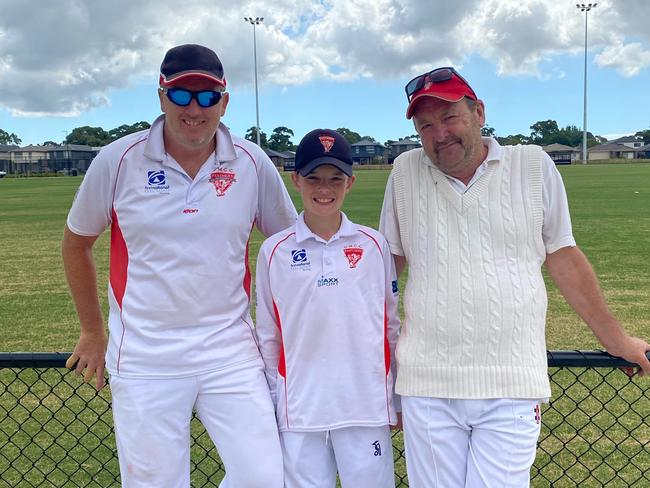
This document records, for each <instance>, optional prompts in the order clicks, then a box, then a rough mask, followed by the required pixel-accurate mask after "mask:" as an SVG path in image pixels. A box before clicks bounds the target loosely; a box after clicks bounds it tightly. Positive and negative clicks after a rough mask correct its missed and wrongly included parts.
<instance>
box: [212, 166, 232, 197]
mask: <svg viewBox="0 0 650 488" xmlns="http://www.w3.org/2000/svg"><path fill="white" fill-rule="evenodd" d="M236 181H237V178H235V172H234V171H233V170H231V169H228V168H218V169H217V170H216V171H213V172H212V173H210V183H212V184H213V185H214V189H215V190H216V192H217V196H218V197H222V196H224V195H225V194H226V192H227V191H228V189H229V188H230V187H231V186H232V184H233V183H235V182H236Z"/></svg>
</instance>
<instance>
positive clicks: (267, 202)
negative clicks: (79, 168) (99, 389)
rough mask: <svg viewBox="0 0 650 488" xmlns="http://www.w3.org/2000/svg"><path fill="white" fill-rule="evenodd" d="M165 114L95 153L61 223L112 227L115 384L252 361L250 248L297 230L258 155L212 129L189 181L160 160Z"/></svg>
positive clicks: (96, 230)
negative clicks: (204, 156) (260, 238)
mask: <svg viewBox="0 0 650 488" xmlns="http://www.w3.org/2000/svg"><path fill="white" fill-rule="evenodd" d="M163 124H164V116H161V117H159V118H158V119H156V121H155V122H154V123H153V125H152V127H151V129H149V130H147V131H143V132H139V133H136V134H131V135H128V136H126V137H124V138H122V139H119V140H118V141H116V142H114V143H112V144H109V145H108V146H106V147H105V148H103V149H102V150H101V152H100V153H99V154H98V155H97V157H96V158H95V160H94V161H93V163H92V164H91V165H90V168H89V169H88V173H87V174H86V176H85V178H84V180H83V182H82V184H81V186H80V188H79V191H78V193H77V196H76V197H75V201H74V203H73V205H72V209H71V210H70V214H69V215H68V227H69V229H70V230H71V231H72V232H74V233H75V234H78V235H82V236H96V235H99V234H101V233H102V232H103V231H104V230H105V229H106V227H108V226H109V225H110V226H111V263H110V282H109V287H108V295H109V304H110V311H109V319H108V326H109V332H110V335H109V344H108V352H107V357H106V366H107V369H108V371H109V372H110V373H111V374H112V375H119V376H123V377H133V378H163V377H182V376H190V375H196V374H200V373H203V372H206V371H212V370H216V369H221V368H225V367H228V366H230V365H233V364H235V363H238V362H242V361H247V360H250V359H254V358H256V357H259V351H258V348H257V345H256V343H255V340H254V333H253V330H252V321H251V319H250V315H249V297H250V284H251V275H250V271H249V267H248V241H249V236H250V233H251V230H252V228H253V225H254V224H256V225H257V226H258V228H259V229H260V230H261V232H262V233H263V234H265V235H270V234H273V233H275V232H278V231H279V230H281V229H285V228H286V227H287V226H288V225H291V224H292V223H294V222H295V218H296V212H295V209H294V206H293V204H292V202H291V200H290V198H289V195H288V193H287V191H286V188H285V186H284V184H283V182H282V179H281V178H280V175H279V174H278V171H277V170H276V169H275V167H274V166H273V164H272V163H271V161H270V160H269V159H268V157H267V156H266V155H265V154H264V152H263V151H262V150H261V149H260V148H259V147H258V146H256V145H255V144H252V143H250V142H249V141H246V140H243V139H240V138H238V137H235V136H231V134H230V133H229V131H228V129H227V128H226V127H225V126H224V125H223V124H221V125H220V126H219V128H218V131H217V135H216V138H217V150H216V153H213V154H212V155H210V157H209V158H208V160H207V161H206V162H205V163H204V164H203V166H202V167H201V169H200V170H199V173H198V174H197V175H196V177H195V178H194V179H192V178H190V177H189V176H188V175H187V173H185V171H184V170H183V169H182V168H181V167H180V165H179V164H178V163H177V162H176V161H175V160H174V159H173V158H172V157H171V156H170V155H168V154H167V153H166V152H165V148H164V143H163Z"/></svg>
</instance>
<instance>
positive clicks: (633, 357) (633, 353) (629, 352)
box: [606, 335, 650, 376]
mask: <svg viewBox="0 0 650 488" xmlns="http://www.w3.org/2000/svg"><path fill="white" fill-rule="evenodd" d="M606 347H607V346H606ZM607 352H608V353H610V354H611V355H612V356H617V357H619V358H623V359H625V360H626V361H628V362H630V363H635V364H638V365H639V367H638V368H634V367H628V368H621V369H622V370H623V372H624V373H625V374H627V375H628V376H634V375H635V374H638V375H639V376H646V375H650V361H648V357H647V356H646V354H647V353H648V352H650V344H648V343H647V342H646V341H644V340H643V339H639V338H638V337H632V336H628V335H626V336H625V337H624V338H623V340H622V341H620V342H619V343H617V344H613V345H611V346H609V347H607Z"/></svg>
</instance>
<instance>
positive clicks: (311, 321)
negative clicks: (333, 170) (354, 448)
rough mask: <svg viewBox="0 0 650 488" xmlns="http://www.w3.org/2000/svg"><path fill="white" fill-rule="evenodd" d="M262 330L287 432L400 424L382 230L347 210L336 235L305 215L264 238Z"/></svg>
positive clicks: (393, 292)
mask: <svg viewBox="0 0 650 488" xmlns="http://www.w3.org/2000/svg"><path fill="white" fill-rule="evenodd" d="M256 290H257V316H256V322H257V327H256V332H257V337H258V341H259V345H260V351H261V352H262V358H263V359H264V363H265V366H266V374H267V379H268V380H269V386H270V388H271V394H272V397H273V399H274V402H275V405H276V412H277V417H278V425H279V428H280V430H281V431H298V432H299V431H303V432H308V431H323V430H332V429H337V428H343V427H350V426H381V425H388V424H394V423H395V419H396V417H395V411H394V410H395V409H394V402H393V383H394V372H395V367H394V360H393V357H394V354H393V353H394V348H395V343H396V342H397V336H398V333H399V317H398V311H397V298H398V290H397V278H396V276H395V268H394V264H393V259H392V256H391V254H390V249H389V248H388V244H387V243H386V240H385V239H384V238H383V237H382V235H381V234H379V232H377V231H376V230H374V229H370V228H368V227H364V226H361V225H357V224H354V223H352V222H350V221H349V220H348V219H347V218H346V216H345V215H342V222H341V227H340V229H339V231H338V232H337V233H336V234H335V235H334V236H332V238H331V239H330V240H329V241H327V242H326V241H324V240H323V239H321V238H320V237H318V236H317V235H315V234H314V233H312V232H311V231H310V230H309V228H308V227H307V225H306V224H305V221H304V218H303V215H302V214H301V215H300V216H299V217H298V220H297V222H296V224H295V225H293V226H291V227H290V228H289V229H287V230H285V231H283V232H280V233H278V234H275V235H274V236H272V237H270V238H269V239H267V240H266V241H265V242H264V243H263V244H262V247H261V248H260V253H259V257H258V259H257V267H256Z"/></svg>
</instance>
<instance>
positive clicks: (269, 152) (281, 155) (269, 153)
mask: <svg viewBox="0 0 650 488" xmlns="http://www.w3.org/2000/svg"><path fill="white" fill-rule="evenodd" d="M262 150H263V151H264V152H265V153H266V155H267V156H268V157H270V158H281V159H293V158H295V153H293V154H292V153H290V152H289V151H285V152H280V151H274V150H273V149H269V148H268V147H263V148H262Z"/></svg>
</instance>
